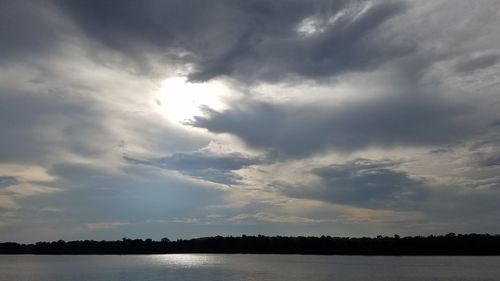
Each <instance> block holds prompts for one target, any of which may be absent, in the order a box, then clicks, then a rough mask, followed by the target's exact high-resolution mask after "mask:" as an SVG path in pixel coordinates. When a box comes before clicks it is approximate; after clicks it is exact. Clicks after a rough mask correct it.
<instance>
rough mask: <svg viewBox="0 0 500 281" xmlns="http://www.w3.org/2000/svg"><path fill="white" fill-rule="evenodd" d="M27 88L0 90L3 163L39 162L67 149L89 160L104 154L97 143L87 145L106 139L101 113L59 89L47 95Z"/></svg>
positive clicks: (35, 87)
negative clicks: (100, 119) (89, 140)
mask: <svg viewBox="0 0 500 281" xmlns="http://www.w3.org/2000/svg"><path fill="white" fill-rule="evenodd" d="M22 83H23V85H25V84H24V83H26V82H25V81H22ZM27 88H29V89H27V90H21V89H16V88H13V87H9V86H0V132H2V140H1V145H0V162H38V161H40V160H41V159H44V158H45V159H48V158H51V157H53V156H55V155H56V154H57V152H58V151H62V150H64V149H67V151H71V152H73V153H75V154H79V155H86V156H95V155H96V154H98V153H99V152H102V149H103V148H102V147H100V146H98V145H95V142H86V141H85V140H87V138H86V137H90V136H92V137H97V138H101V136H103V135H104V134H103V132H104V128H103V126H102V125H101V124H99V123H98V122H95V120H96V119H98V118H102V117H103V115H102V112H101V110H99V109H98V108H95V107H92V106H91V103H90V102H89V101H88V100H86V99H85V98H76V97H69V96H66V95H65V93H64V92H62V91H61V92H58V91H59V90H57V89H51V90H49V92H50V94H48V95H46V94H47V90H46V89H43V88H42V89H39V88H37V86H36V85H34V84H32V85H30V84H29V83H28V87H27ZM42 93H45V95H44V94H42ZM53 97H63V98H53ZM49 130H52V132H51V133H48V132H49ZM82 134H85V135H86V137H82Z"/></svg>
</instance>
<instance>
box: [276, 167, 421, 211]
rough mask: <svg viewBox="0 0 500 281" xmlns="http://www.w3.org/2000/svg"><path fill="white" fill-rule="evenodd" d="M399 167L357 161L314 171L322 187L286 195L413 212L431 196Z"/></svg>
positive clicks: (288, 189)
mask: <svg viewBox="0 0 500 281" xmlns="http://www.w3.org/2000/svg"><path fill="white" fill-rule="evenodd" d="M397 166H398V163H396V162H393V161H389V160H386V161H374V160H368V159H357V160H354V161H350V162H346V163H343V164H337V165H330V166H326V167H322V168H317V169H314V170H313V171H312V173H313V174H316V175H317V176H319V177H320V179H321V185H320V186H309V187H301V188H293V187H291V188H290V187H288V188H287V187H286V186H284V187H282V192H284V193H285V194H288V195H290V196H294V197H298V198H312V199H317V200H322V201H326V202H330V203H337V204H346V205H353V206H359V207H368V208H387V209H411V208H415V206H416V204H418V203H419V202H422V201H424V200H425V199H426V198H427V196H428V195H429V190H428V188H427V187H426V186H425V185H424V183H423V182H422V181H421V180H418V179H414V178H411V177H410V176H409V175H408V174H407V173H406V172H402V171H397V170H395V168H396V167H397Z"/></svg>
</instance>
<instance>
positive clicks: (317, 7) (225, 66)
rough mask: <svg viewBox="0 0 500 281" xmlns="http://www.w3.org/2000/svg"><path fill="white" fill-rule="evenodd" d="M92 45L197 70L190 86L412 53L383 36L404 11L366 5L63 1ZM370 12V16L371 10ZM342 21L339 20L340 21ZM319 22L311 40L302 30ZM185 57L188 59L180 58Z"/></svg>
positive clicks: (337, 69) (348, 66)
mask: <svg viewBox="0 0 500 281" xmlns="http://www.w3.org/2000/svg"><path fill="white" fill-rule="evenodd" d="M57 3H58V4H59V5H60V6H61V7H62V9H63V10H64V11H65V13H68V14H69V15H70V17H71V18H72V19H73V20H74V21H75V22H76V24H77V26H79V27H81V28H82V29H83V31H84V32H85V33H86V34H87V35H88V36H89V37H91V38H94V39H96V40H98V41H99V42H101V43H103V44H104V45H106V46H108V47H110V48H112V49H114V50H117V51H119V52H121V53H123V54H125V56H126V57H128V58H131V59H132V60H134V61H136V63H137V64H138V65H139V67H140V68H142V69H148V67H149V66H148V59H147V57H146V56H145V54H148V53H149V54H151V53H155V54H157V55H160V57H162V56H166V57H167V58H168V57H170V59H172V60H173V61H176V60H179V61H181V62H183V63H194V64H195V66H196V70H195V72H193V73H191V74H190V79H191V80H198V81H200V80H201V81H204V80H209V79H211V78H213V77H216V76H219V75H229V76H232V77H235V78H239V79H240V80H242V81H253V80H278V79H282V78H286V77H287V76H289V75H299V76H303V77H309V78H319V77H326V76H330V75H334V74H339V73H344V72H347V71H358V70H367V69H370V68H373V67H376V66H378V65H380V64H383V63H385V62H387V61H388V60H391V59H393V58H396V57H400V56H403V55H405V54H408V53H409V52H411V51H413V48H414V47H413V45H414V44H408V43H403V42H409V40H401V41H399V40H398V39H396V38H392V37H391V38H390V39H389V38H384V37H379V36H378V34H379V32H380V31H381V26H382V24H383V23H384V22H386V21H387V20H389V19H391V18H392V17H394V16H395V15H398V14H401V13H402V12H403V11H404V10H405V7H404V5H403V4H402V3H398V2H388V1H386V2H376V3H371V4H368V3H369V2H367V1H319V0H318V1H263V0H251V1H248V0H245V1H222V0H221V1H192V0H188V1H185V0H183V1H180V0H172V1H146V2H142V1H113V0H112V1H84V0H71V1H57ZM366 7H367V9H364V8H366ZM334 18H335V21H334V22H332V21H333V19H334ZM304 20H306V21H307V20H309V21H310V22H311V21H312V25H313V27H311V28H313V29H314V30H312V31H311V33H312V34H309V35H308V34H301V33H300V32H298V31H297V28H298V27H300V24H301V23H304V22H303V21H304ZM182 52H185V54H184V55H182V54H181V53H182Z"/></svg>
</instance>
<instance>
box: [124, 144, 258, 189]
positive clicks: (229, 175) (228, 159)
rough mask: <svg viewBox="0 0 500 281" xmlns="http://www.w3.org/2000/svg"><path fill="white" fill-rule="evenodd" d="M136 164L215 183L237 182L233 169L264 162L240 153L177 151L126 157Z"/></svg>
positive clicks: (237, 178)
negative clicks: (154, 157)
mask: <svg viewBox="0 0 500 281" xmlns="http://www.w3.org/2000/svg"><path fill="white" fill-rule="evenodd" d="M125 160H127V161H129V162H131V163H135V164H145V165H152V166H155V167H160V168H163V169H169V170H174V171H179V172H181V173H183V174H186V175H189V176H192V177H194V178H199V179H203V180H207V181H211V182H215V183H221V184H227V185H230V184H236V183H238V181H239V180H240V179H241V178H240V177H239V176H238V175H236V174H235V173H234V172H233V171H236V170H239V169H242V168H244V167H248V166H251V165H257V164H262V163H264V161H263V160H260V159H256V158H250V157H248V156H245V155H242V154H240V153H227V154H211V153H205V152H202V151H201V152H191V153H175V154H172V155H171V156H168V157H162V158H157V159H150V160H145V161H144V160H137V159H133V158H130V157H125Z"/></svg>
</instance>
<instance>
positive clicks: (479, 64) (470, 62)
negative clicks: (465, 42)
mask: <svg viewBox="0 0 500 281" xmlns="http://www.w3.org/2000/svg"><path fill="white" fill-rule="evenodd" d="M497 62H498V55H497V54H483V55H479V56H476V57H472V58H470V57H469V58H466V59H462V60H460V61H459V62H457V64H456V65H455V71H456V72H457V73H461V74H468V73H471V72H474V71H476V70H479V69H483V68H487V67H490V66H493V65H495V64H496V63H497Z"/></svg>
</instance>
